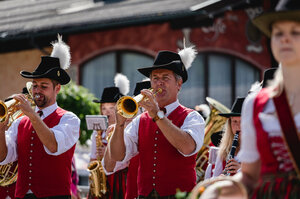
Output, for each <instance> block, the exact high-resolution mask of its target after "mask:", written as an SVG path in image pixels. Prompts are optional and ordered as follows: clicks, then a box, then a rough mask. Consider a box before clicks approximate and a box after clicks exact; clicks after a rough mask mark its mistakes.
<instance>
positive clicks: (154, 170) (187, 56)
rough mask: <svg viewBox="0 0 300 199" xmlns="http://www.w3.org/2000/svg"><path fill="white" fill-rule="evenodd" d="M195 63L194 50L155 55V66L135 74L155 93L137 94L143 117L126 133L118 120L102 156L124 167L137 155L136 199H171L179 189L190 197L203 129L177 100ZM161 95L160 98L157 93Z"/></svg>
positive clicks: (195, 114) (195, 115) (199, 119)
mask: <svg viewBox="0 0 300 199" xmlns="http://www.w3.org/2000/svg"><path fill="white" fill-rule="evenodd" d="M194 58H195V51H194V49H193V48H185V49H184V50H182V51H180V52H179V53H174V52H170V51H161V52H159V53H158V55H157V57H156V59H155V61H154V65H153V66H151V67H146V68H140V69H138V70H139V72H141V73H142V74H143V75H145V76H147V77H149V78H150V81H151V87H152V88H153V89H154V92H155V93H156V94H154V93H152V92H151V91H150V90H145V89H144V90H142V91H141V93H142V94H143V95H144V96H145V99H144V100H142V101H141V102H139V105H140V106H141V107H143V108H145V110H146V111H145V112H144V113H142V114H140V115H139V116H137V117H136V118H134V119H133V120H132V122H131V123H129V125H128V126H127V127H126V128H125V129H124V126H125V121H126V118H124V117H122V116H121V115H120V114H119V113H117V114H116V128H115V131H114V132H113V135H112V137H111V139H110V142H109V144H108V153H105V156H107V158H109V159H112V160H113V161H122V162H127V161H129V160H130V159H131V158H132V157H134V156H136V155H137V154H139V159H140V160H139V169H138V180H137V182H138V194H139V198H175V196H174V195H175V193H176V189H177V188H179V189H180V190H181V191H191V189H192V188H193V187H194V185H195V184H196V171H195V166H196V160H195V159H196V154H197V152H198V150H199V149H200V148H201V146H202V143H203V139H204V126H205V123H204V120H203V118H202V117H201V116H200V114H199V113H198V112H197V111H194V110H191V109H188V108H186V107H184V106H182V105H180V104H179V101H178V98H177V96H178V92H179V91H180V89H181V86H182V83H184V82H185V81H186V80H187V68H188V67H189V66H191V63H192V61H193V59H194ZM159 89H161V90H162V92H160V93H159V92H156V91H158V90H159ZM160 109H164V110H165V112H164V111H163V110H160Z"/></svg>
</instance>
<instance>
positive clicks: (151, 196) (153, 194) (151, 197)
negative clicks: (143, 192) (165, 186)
mask: <svg viewBox="0 0 300 199" xmlns="http://www.w3.org/2000/svg"><path fill="white" fill-rule="evenodd" d="M138 199H176V198H175V195H169V196H159V194H158V193H157V191H156V190H155V189H153V190H152V191H151V193H150V194H149V195H148V196H139V197H138Z"/></svg>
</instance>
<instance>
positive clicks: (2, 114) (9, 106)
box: [0, 82, 34, 126]
mask: <svg viewBox="0 0 300 199" xmlns="http://www.w3.org/2000/svg"><path fill="white" fill-rule="evenodd" d="M26 87H27V90H28V93H29V94H26V95H25V96H26V99H27V100H29V101H30V103H31V105H32V106H33V105H34V101H33V97H32V93H31V92H32V82H27V83H26ZM18 103H19V102H18V101H17V100H15V99H10V100H8V101H6V102H3V101H2V100H0V121H2V120H4V119H5V118H6V117H7V116H8V115H9V114H11V116H10V118H9V122H8V124H7V126H10V125H11V123H12V122H13V121H15V120H16V119H17V118H18V117H20V116H22V115H23V113H22V111H21V110H19V109H18V108H17V107H16V105H17V104H18Z"/></svg>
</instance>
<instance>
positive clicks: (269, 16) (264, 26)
mask: <svg viewBox="0 0 300 199" xmlns="http://www.w3.org/2000/svg"><path fill="white" fill-rule="evenodd" d="M278 20H292V21H300V4H299V1H298V0H280V1H279V2H278V4H277V6H276V8H275V11H272V12H266V13H263V14H262V15H259V16H258V17H255V18H254V19H253V21H252V22H253V24H254V25H255V26H256V27H257V28H258V29H260V30H261V31H262V32H263V33H264V34H265V35H267V36H268V37H270V35H271V26H272V24H273V23H274V22H275V21H278Z"/></svg>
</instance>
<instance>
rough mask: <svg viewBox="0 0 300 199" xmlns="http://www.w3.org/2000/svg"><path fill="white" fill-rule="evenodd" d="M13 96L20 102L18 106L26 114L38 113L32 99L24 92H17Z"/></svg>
mask: <svg viewBox="0 0 300 199" xmlns="http://www.w3.org/2000/svg"><path fill="white" fill-rule="evenodd" d="M13 98H14V99H15V100H17V101H18V102H19V103H18V104H17V105H16V108H17V109H20V110H21V111H22V112H23V113H24V114H25V115H27V116H30V115H34V114H36V113H35V111H34V109H33V108H32V107H31V103H30V101H29V100H28V99H27V98H26V96H25V95H24V94H16V95H14V96H13Z"/></svg>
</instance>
